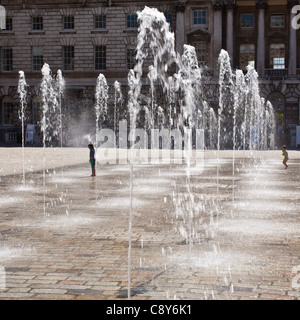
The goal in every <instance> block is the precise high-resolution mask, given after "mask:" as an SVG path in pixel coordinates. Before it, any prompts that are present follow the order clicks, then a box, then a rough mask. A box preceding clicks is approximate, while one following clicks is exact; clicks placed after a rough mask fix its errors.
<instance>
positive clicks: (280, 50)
mask: <svg viewBox="0 0 300 320" xmlns="http://www.w3.org/2000/svg"><path fill="white" fill-rule="evenodd" d="M270 65H271V68H273V69H285V46H284V44H271V45H270Z"/></svg>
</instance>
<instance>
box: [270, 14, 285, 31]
mask: <svg viewBox="0 0 300 320" xmlns="http://www.w3.org/2000/svg"><path fill="white" fill-rule="evenodd" d="M271 26H272V27H273V28H280V27H284V15H283V14H272V15H271Z"/></svg>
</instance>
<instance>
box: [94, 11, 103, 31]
mask: <svg viewBox="0 0 300 320" xmlns="http://www.w3.org/2000/svg"><path fill="white" fill-rule="evenodd" d="M94 28H95V29H106V16H105V15H104V14H101V15H98V16H94Z"/></svg>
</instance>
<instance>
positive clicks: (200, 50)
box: [193, 41, 207, 65]
mask: <svg viewBox="0 0 300 320" xmlns="http://www.w3.org/2000/svg"><path fill="white" fill-rule="evenodd" d="M193 46H194V47H195V50H196V53H197V59H198V63H199V64H200V65H204V64H207V43H206V42H205V41H196V42H194V43H193Z"/></svg>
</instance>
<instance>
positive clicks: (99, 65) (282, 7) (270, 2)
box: [0, 0, 300, 147]
mask: <svg viewBox="0 0 300 320" xmlns="http://www.w3.org/2000/svg"><path fill="white" fill-rule="evenodd" d="M0 4H1V6H2V7H4V8H5V13H6V21H5V27H6V29H5V30H1V31H0V49H1V64H0V145H16V144H19V143H20V142H21V141H20V140H21V138H20V137H21V136H20V135H21V127H20V119H19V112H20V102H19V95H18V92H17V86H18V76H19V75H18V72H19V70H22V71H24V72H25V75H26V81H27V84H28V86H29V87H28V98H27V111H26V123H28V124H34V125H36V126H38V125H39V123H40V117H41V116H40V114H41V110H40V109H41V99H40V92H39V87H40V83H41V77H42V76H41V68H42V66H43V64H44V63H48V64H49V66H50V68H51V70H52V72H53V73H54V74H55V73H56V72H57V70H59V69H60V70H62V72H63V76H64V78H65V80H66V93H65V111H66V112H67V113H68V114H69V115H70V114H72V113H73V114H74V115H75V117H73V118H72V119H75V120H76V121H79V122H80V123H82V125H83V126H84V125H86V123H89V122H92V121H94V120H93V115H92V114H93V110H92V109H93V105H94V99H95V85H96V79H97V76H98V75H99V73H102V74H104V75H105V77H106V79H107V82H108V85H109V87H110V90H111V93H112V90H113V84H114V82H115V81H116V80H117V81H118V82H120V84H121V85H122V88H123V91H124V95H125V96H126V88H127V76H128V71H129V70H130V69H131V68H132V67H133V65H134V64H135V48H136V40H137V39H136V38H137V33H138V21H137V14H136V12H137V11H139V10H142V9H143V8H144V7H145V5H146V6H148V7H156V8H157V9H158V10H159V11H161V12H163V13H164V14H165V17H166V19H167V21H168V22H169V24H170V28H171V30H172V31H173V32H174V34H175V40H176V50H177V51H178V52H179V53H181V52H182V48H183V44H190V45H193V46H194V47H195V49H196V52H197V56H198V61H199V64H200V65H201V66H202V67H203V77H204V86H207V88H206V90H205V93H206V97H205V98H206V99H207V101H208V102H209V103H211V104H212V105H213V104H214V103H216V100H217V96H216V92H217V85H218V67H217V59H218V56H219V53H220V50H221V49H222V48H223V49H225V50H227V52H228V53H229V55H230V58H231V64H232V68H233V69H242V70H246V68H247V66H248V65H251V66H253V67H254V68H255V69H256V70H257V72H258V74H259V80H260V90H261V95H262V96H263V97H264V98H265V99H268V100H270V101H271V102H272V104H273V106H274V108H275V112H276V118H277V126H278V135H279V138H278V139H279V140H278V143H281V138H280V137H282V135H283V134H284V137H282V138H283V139H284V140H282V141H283V142H285V143H286V144H288V145H289V146H291V147H297V142H296V126H297V125H299V97H300V81H299V76H300V47H299V46H300V41H299V40H298V38H299V37H300V31H298V30H296V29H295V28H293V27H292V24H291V21H292V19H293V18H294V19H295V18H297V17H296V16H295V15H296V14H295V13H293V12H292V8H293V7H294V6H295V5H297V4H298V1H295V0H170V1H156V0H148V1H140V0H136V1H127V0H72V1H71V0H61V1H57V0H1V1H0ZM110 112H113V111H112V110H111V111H110ZM70 119H71V117H70ZM75 120H74V121H75ZM93 123H94V122H93ZM68 124H69V125H70V121H69V122H68ZM70 126H71V125H70ZM74 127H75V128H76V127H77V130H75V129H74V135H75V136H76V132H78V128H79V126H74ZM82 131H83V132H84V131H85V128H82ZM86 131H88V129H87V128H86ZM78 134H79V132H78Z"/></svg>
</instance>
